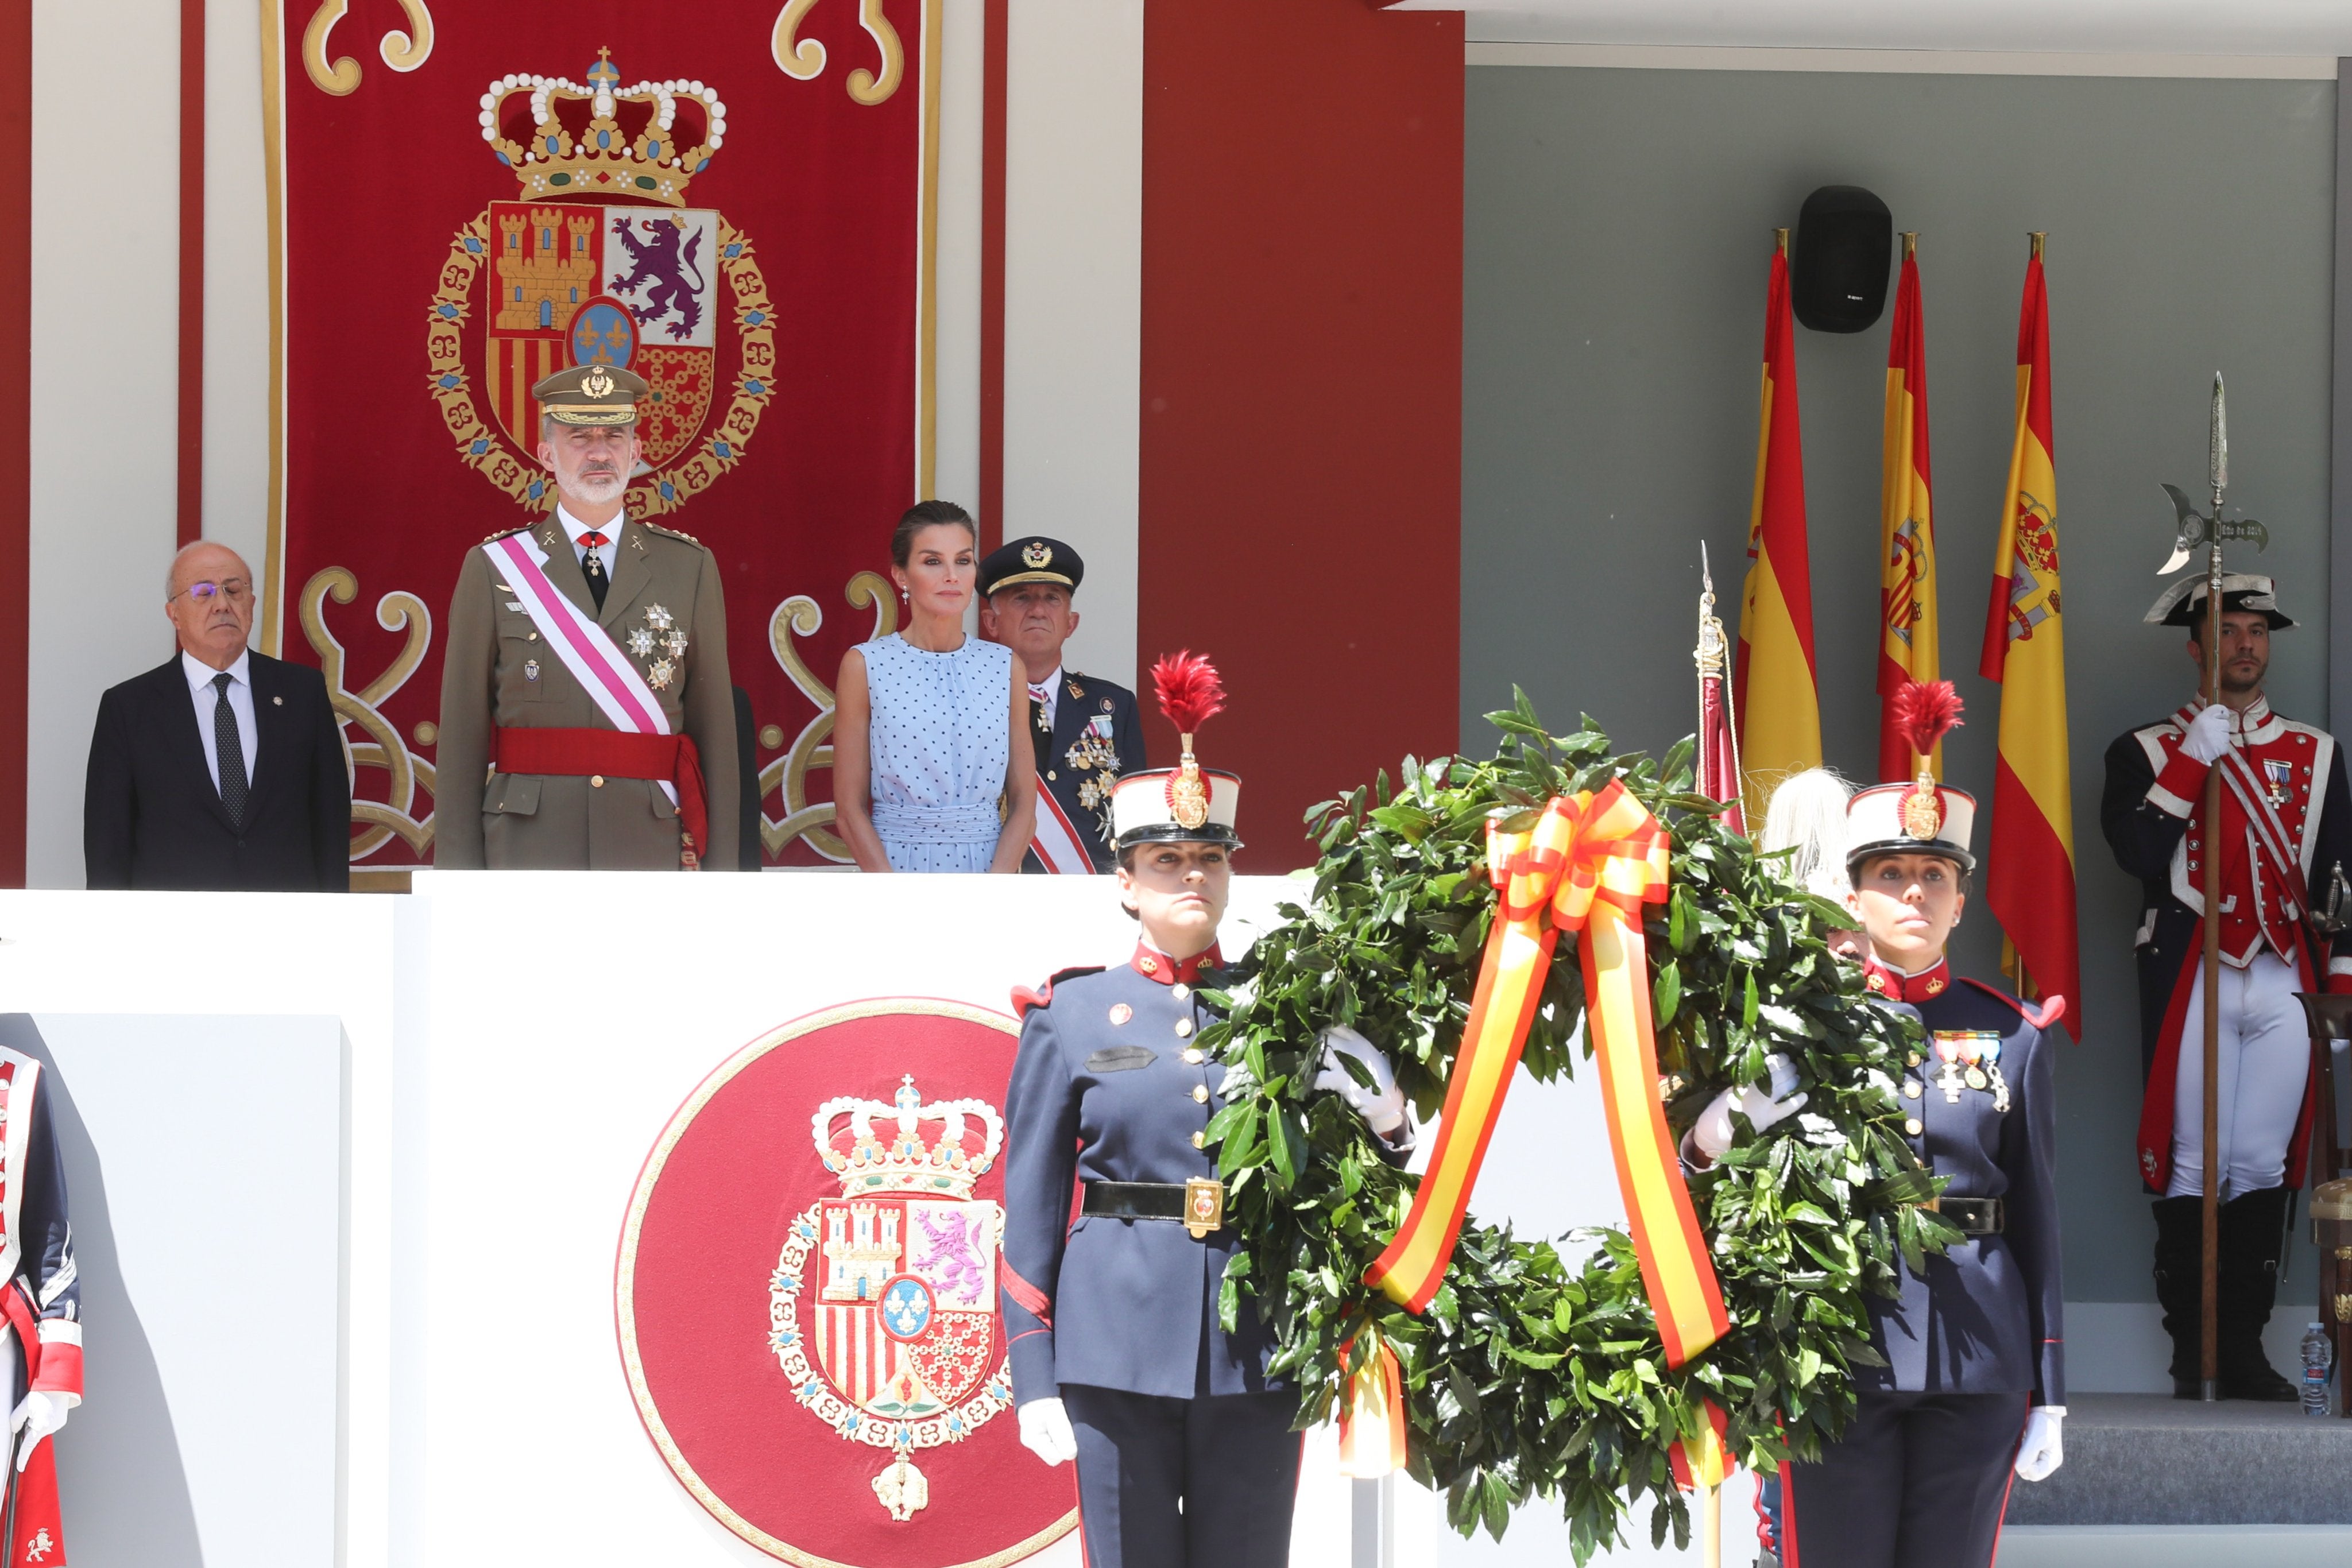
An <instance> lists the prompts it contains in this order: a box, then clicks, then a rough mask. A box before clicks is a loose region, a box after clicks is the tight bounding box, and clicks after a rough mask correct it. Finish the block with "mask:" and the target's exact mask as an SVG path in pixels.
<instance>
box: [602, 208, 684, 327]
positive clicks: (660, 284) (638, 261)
mask: <svg viewBox="0 0 2352 1568" xmlns="http://www.w3.org/2000/svg"><path fill="white" fill-rule="evenodd" d="M635 227H636V225H634V224H632V223H631V222H630V220H628V219H627V218H614V220H613V237H614V238H615V239H617V240H619V241H620V242H621V245H622V247H623V248H624V249H625V250H626V251H627V252H628V253H629V265H630V268H631V270H630V273H629V276H628V277H624V278H622V279H621V280H620V281H619V282H618V283H615V284H614V285H613V292H614V293H615V294H627V295H634V294H635V293H636V292H637V290H639V289H641V288H645V289H649V292H648V293H647V294H646V297H645V298H644V300H643V301H642V303H640V304H639V305H638V306H637V318H638V319H640V320H642V321H645V322H647V323H649V324H650V323H652V322H655V321H658V320H660V319H662V318H663V317H664V316H667V315H668V314H669V313H670V312H671V311H673V310H675V311H677V314H678V316H679V318H680V319H678V320H676V321H673V322H671V323H670V324H669V329H668V330H669V335H670V336H671V337H672V338H674V339H677V340H679V341H680V342H683V341H685V340H687V339H688V338H691V337H692V336H694V329H695V328H696V327H698V326H699V325H700V324H701V322H702V301H701V300H700V299H698V298H696V296H697V295H698V294H699V293H700V292H701V290H702V284H703V277H702V272H701V269H700V267H698V263H699V262H700V260H701V259H702V257H701V252H702V231H701V230H700V229H696V230H695V231H694V232H693V233H692V235H688V234H686V233H685V232H684V231H682V230H680V229H679V228H678V226H677V225H675V224H672V223H667V222H664V221H662V220H660V219H654V220H651V221H649V222H647V223H646V225H645V237H644V238H643V239H640V238H638V236H637V235H636V234H635V232H633V231H634V230H635ZM680 246H684V248H683V249H682V250H681V249H680Z"/></svg>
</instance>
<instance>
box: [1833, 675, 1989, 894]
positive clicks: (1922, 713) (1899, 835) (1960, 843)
mask: <svg viewBox="0 0 2352 1568" xmlns="http://www.w3.org/2000/svg"><path fill="white" fill-rule="evenodd" d="M1895 727H1896V728H1897V730H1898V731H1899V732H1900V733H1901V734H1902V736H1903V737H1904V738H1905V739H1906V741H1908V742H1909V743H1910V746H1911V750H1912V752H1913V754H1914V755H1915V756H1916V757H1917V758H1919V776H1918V777H1917V778H1916V779H1912V780H1911V781H1910V782H1909V783H1907V784H1874V785H1873V786H1871V788H1869V789H1857V790H1855V791H1854V796H1853V800H1851V801H1850V802H1848V803H1847V805H1846V809H1845V825H1846V852H1845V864H1846V871H1847V873H1849V874H1851V873H1853V870H1854V868H1855V867H1857V866H1859V865H1861V864H1862V862H1864V861H1866V860H1868V859H1870V858H1871V857H1872V856H1874V855H1940V856H1942V857H1943V858H1944V859H1946V860H1948V861H1950V862H1952V863H1953V864H1954V865H1957V866H1958V867H1959V868H1960V869H1961V870H1963V871H1974V870H1976V866H1977V858H1976V856H1975V855H1973V854H1971V853H1970V852H1969V835H1970V834H1971V833H1972V832H1974V831H1975V829H1976V820H1977V800H1976V797H1975V796H1973V795H1971V794H1969V792H1968V791H1967V790H1965V789H1950V788H1948V787H1947V786H1945V785H1943V784H1939V783H1937V781H1936V773H1935V768H1934V767H1933V760H1934V758H1935V755H1936V744H1937V742H1938V741H1940V740H1942V739H1943V738H1944V737H1945V736H1947V735H1949V734H1950V733H1951V732H1952V731H1953V730H1956V729H1958V728H1959V727H1960V694H1959V693H1958V691H1957V690H1955V689H1954V688H1953V685H1952V683H1951V682H1949V681H1906V682H1905V683H1904V684H1903V688H1902V690H1900V691H1898V692H1896V693H1895Z"/></svg>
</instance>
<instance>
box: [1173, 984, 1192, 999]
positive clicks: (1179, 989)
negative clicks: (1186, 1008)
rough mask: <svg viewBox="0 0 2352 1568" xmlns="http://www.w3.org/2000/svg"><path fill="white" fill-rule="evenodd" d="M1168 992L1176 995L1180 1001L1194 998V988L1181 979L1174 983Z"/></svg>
mask: <svg viewBox="0 0 2352 1568" xmlns="http://www.w3.org/2000/svg"><path fill="white" fill-rule="evenodd" d="M1168 994H1169V995H1170V996H1171V997H1174V998H1176V999H1177V1000H1178V1001H1180V1002H1181V1001H1187V1000H1190V999H1191V998H1192V987H1190V986H1188V985H1186V984H1185V983H1184V982H1183V981H1181V980H1179V981H1177V982H1176V983H1175V984H1174V985H1172V986H1171V987H1169V988H1168Z"/></svg>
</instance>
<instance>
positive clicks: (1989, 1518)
mask: <svg viewBox="0 0 2352 1568" xmlns="http://www.w3.org/2000/svg"><path fill="white" fill-rule="evenodd" d="M1932 744H1933V741H1932V739H1931V740H1930V741H1929V745H1930V746H1931V747H1932ZM1975 815H1976V801H1975V800H1973V799H1972V798H1971V797H1969V795H1967V794H1966V793H1964V792H1962V791H1961V790H1958V789H1945V788H1942V787H1941V786H1939V785H1937V784H1936V782H1935V781H1934V779H1932V778H1930V777H1928V776H1927V775H1926V774H1924V773H1923V774H1922V775H1921V776H1920V778H1919V779H1917V780H1916V781H1915V782H1913V783H1910V784H1882V785H1879V786H1877V787H1875V788H1874V789H1864V790H1862V791H1860V792H1859V793H1857V794H1856V795H1855V796H1854V797H1853V802H1852V804H1851V806H1850V807H1849V808H1848V812H1847V819H1846V820H1847V841H1848V842H1849V844H1850V845H1851V846H1852V847H1851V848H1850V849H1849V850H1848V851H1847V853H1846V869H1847V873H1848V875H1849V876H1850V878H1851V879H1852V883H1853V892H1852V893H1851V894H1849V895H1848V898H1847V905H1848V907H1849V908H1851V909H1853V911H1854V912H1855V914H1856V915H1857V916H1858V917H1859V918H1860V920H1861V922H1862V925H1863V930H1864V935H1865V936H1867V938H1868V941H1869V948H1870V951H1869V956H1867V957H1866V959H1865V960H1864V975H1865V979H1864V985H1865V986H1866V988H1868V989H1869V991H1870V993H1871V994H1872V996H1873V997H1874V998H1877V999H1878V1000H1879V1001H1880V1002H1881V1003H1883V1004H1884V1005H1885V1006H1887V1007H1890V1008H1893V1009H1896V1010H1898V1011H1902V1012H1906V1013H1909V1014H1910V1015H1912V1016H1913V1017H1915V1018H1916V1019H1918V1020H1919V1021H1920V1022H1921V1024H1922V1025H1924V1026H1925V1030H1926V1034H1925V1038H1924V1039H1923V1040H1921V1041H1920V1042H1919V1043H1918V1045H1917V1046H1916V1047H1915V1048H1914V1049H1913V1051H1911V1052H1910V1054H1909V1057H1908V1059H1907V1061H1906V1063H1905V1067H1906V1071H1905V1072H1904V1073H1903V1075H1902V1078H1901V1081H1900V1082H1899V1083H1898V1084H1897V1085H1896V1090H1897V1092H1898V1093H1899V1094H1900V1095H1901V1096H1902V1104H1903V1114H1904V1124H1903V1130H1904V1134H1905V1136H1906V1139H1907V1140H1908V1142H1909V1143H1910V1145H1911V1147H1912V1149H1913V1150H1914V1151H1915V1152H1916V1154H1917V1155H1919V1157H1920V1159H1921V1160H1922V1161H1923V1162H1924V1163H1925V1164H1926V1165H1927V1168H1928V1169H1929V1170H1930V1171H1932V1172H1933V1173H1934V1174H1935V1175H1937V1176H1942V1177H1945V1178H1946V1186H1945V1188H1944V1192H1943V1195H1942V1197H1940V1198H1938V1199H1937V1207H1938V1210H1939V1212H1940V1213H1941V1214H1942V1216H1943V1218H1945V1219H1947V1220H1948V1221H1950V1222H1951V1223H1952V1224H1953V1225H1955V1226H1956V1227H1958V1229H1959V1230H1960V1232H1961V1237H1962V1239H1960V1240H1959V1241H1957V1242H1955V1243H1953V1245H1952V1246H1951V1248H1950V1249H1948V1251H1946V1252H1945V1253H1944V1254H1943V1255H1942V1256H1940V1257H1931V1258H1929V1259H1928V1260H1927V1271H1926V1273H1925V1274H1915V1273H1913V1272H1912V1271H1911V1270H1909V1269H1908V1268H1907V1267H1901V1266H1900V1265H1898V1267H1899V1268H1901V1276H1902V1278H1901V1281H1900V1293H1899V1295H1898V1296H1897V1297H1896V1299H1895V1300H1893V1301H1889V1300H1886V1299H1885V1298H1884V1297H1879V1296H1872V1297H1869V1298H1868V1303H1869V1308H1870V1317H1871V1336H1870V1337H1871V1343H1872V1347H1873V1348H1874V1350H1876V1351H1877V1352H1878V1354H1880V1355H1881V1356H1882V1357H1884V1358H1885V1364H1884V1365H1881V1366H1863V1367H1856V1368H1855V1369H1854V1385H1855V1388H1856V1392H1857V1401H1856V1407H1855V1411H1854V1417H1853V1424H1852V1425H1851V1426H1849V1427H1847V1428H1846V1432H1845V1435H1844V1436H1843V1437H1842V1438H1840V1439H1839V1440H1838V1441H1837V1442H1834V1443H1830V1444H1826V1445H1824V1446H1823V1448H1822V1457H1821V1458H1819V1459H1818V1460H1814V1461H1811V1462H1806V1463H1796V1464H1790V1465H1785V1466H1783V1467H1782V1469H1781V1472H1780V1489H1781V1499H1780V1521H1779V1530H1778V1531H1777V1532H1776V1534H1777V1544H1778V1546H1779V1548H1780V1561H1781V1563H1784V1564H1791V1565H1801V1568H1898V1565H1899V1568H1988V1565H1989V1564H1990V1563H1991V1562H1992V1560H1993V1552H1994V1547H1995V1545H1996V1543H1997V1542H1998V1540H1999V1538H2000V1521H2001V1515H2002V1512H2003V1511H2004V1510H2005V1509H2006V1507H2007V1505H2008V1500H2009V1488H2010V1480H2011V1473H2012V1470H2013V1472H2014V1473H2015V1474H2016V1475H2018V1476H2021V1477H2023V1478H2024V1479H2027V1480H2030V1481H2037V1480H2040V1479H2042V1478H2043V1477H2045V1476H2047V1475H2049V1474H2050V1473H2051V1472H2052V1471H2053V1470H2055V1469H2057V1468H2058V1466H2059V1463H2060V1461H2061V1458H2062V1457H2063V1448H2062V1447H2061V1443H2060V1430H2061V1424H2062V1421H2063V1417H2064V1416H2065V1414H2066V1410H2065V1400H2066V1385H2065V1346H2064V1343H2063V1332H2064V1331H2063V1327H2062V1321H2063V1307H2062V1302H2063V1285H2062V1283H2061V1280H2060V1272H2059V1260H2058V1194H2057V1182H2056V1171H2055V1168H2054V1166H2055V1155H2056V1147H2055V1138H2054V1133H2055V1111H2056V1106H2055V1103H2054V1098H2053V1091H2052V1084H2051V1066H2052V1061H2051V1058H2052V1048H2051V1041H2050V1040H2049V1039H2048V1038H2047V1037H2046V1036H2045V1035H2044V1033H2043V1030H2045V1029H2046V1028H2047V1027H2048V1026H2049V1025H2050V1024H2052V1023H2053V1022H2055V1021H2056V1019H2057V1018H2058V1016H2059V1014H2060V1013H2061V1012H2062V1011H2063V1008H2064V1006H2065V1004H2064V1002H2063V999H2061V998H2054V997H2053V998H2050V999H2049V1000H2048V1001H2047V1002H2046V1003H2045V1004H2044V1005H2043V1006H2042V1007H2041V1008H2038V1009H2037V1008H2032V1007H2028V1006H2027V1005H2026V1004H2024V1003H2021V1002H2020V1001H2018V1000H2017V999H2016V998H2013V997H2011V996H2009V995H2008V994H2007V993H2005V992H2002V991H1998V990H1995V989H1994V988H1992V987H1990V986H1987V985H1982V984H1980V983H1979V982H1977V981H1975V980H1962V979H1955V978H1954V977H1953V975H1952V972H1951V969H1950V967H1949V966H1948V964H1947V963H1946V962H1945V957H1944V948H1945V944H1946V943H1947V942H1948V940H1949V938H1950V936H1951V933H1952V929H1953V927H1955V926H1956V925H1958V924H1959V919H1960V912H1961V909H1962V907H1963V906H1964V905H1965V904H1967V902H1968V897H1967V891H1966V890H1967V883H1968V877H1969V873H1971V872H1972V871H1974V870H1975V868H1976V859H1975V857H1974V856H1973V855H1972V854H1970V853H1969V831H1970V829H1971V827H1972V826H1973V823H1974V819H1975ZM1780 1065H1781V1064H1780V1063H1778V1062H1776V1063H1775V1066H1776V1072H1775V1082H1774V1084H1773V1088H1774V1090H1775V1091H1777V1092H1781V1093H1785V1092H1786V1090H1787V1087H1788V1085H1787V1083H1786V1082H1784V1081H1783V1079H1782V1075H1781V1074H1780V1072H1779V1071H1777V1069H1778V1068H1779V1067H1780ZM1781 1103H1782V1104H1783V1105H1785V1104H1786V1103H1787V1102H1785V1101H1783V1102H1781ZM1750 1119H1751V1120H1752V1121H1758V1122H1759V1123H1761V1122H1766V1121H1769V1120H1771V1119H1777V1118H1776V1117H1773V1116H1772V1115H1771V1112H1770V1111H1769V1109H1768V1110H1767V1111H1766V1113H1765V1115H1764V1116H1762V1117H1759V1116H1757V1115H1756V1114H1755V1112H1754V1110H1753V1109H1752V1108H1751V1110H1750ZM1694 1138H1695V1142H1696V1145H1697V1147H1698V1150H1699V1152H1700V1153H1701V1154H1702V1155H1715V1154H1718V1153H1720V1152H1721V1148H1722V1145H1725V1144H1727V1142H1728V1138H1727V1136H1723V1135H1722V1133H1721V1131H1718V1132H1717V1134H1713V1135H1711V1134H1710V1131H1709V1129H1708V1127H1707V1126H1706V1118H1705V1117H1702V1118H1701V1125H1700V1126H1699V1127H1698V1128H1696V1130H1695V1134H1694Z"/></svg>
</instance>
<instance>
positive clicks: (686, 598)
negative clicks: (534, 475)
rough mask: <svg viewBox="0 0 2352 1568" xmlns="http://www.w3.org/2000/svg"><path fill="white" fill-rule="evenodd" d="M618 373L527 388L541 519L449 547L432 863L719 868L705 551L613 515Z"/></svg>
mask: <svg viewBox="0 0 2352 1568" xmlns="http://www.w3.org/2000/svg"><path fill="white" fill-rule="evenodd" d="M645 393H646V382H644V381H643V380H642V379H641V378H639V377H637V376H635V375H633V374H631V373H630V372H629V371H625V370H619V369H615V368H614V367H611V366H605V365H577V366H574V367H572V369H570V370H567V371H558V372H557V373H555V374H554V375H551V376H550V377H548V378H547V379H545V380H544V381H542V382H540V383H539V384H538V385H536V386H534V387H533V388H531V395H532V396H533V397H534V398H535V399H537V400H538V402H539V403H540V406H541V409H542V410H543V411H544V412H543V416H542V418H541V424H540V435H541V440H540V444H539V460H540V461H541V463H542V464H544V465H546V466H547V468H548V469H549V471H550V472H551V474H552V475H553V476H554V478H555V486H556V495H557V501H556V507H555V511H554V514H553V516H551V517H548V518H546V519H545V520H543V521H541V522H539V523H537V524H533V525H531V526H530V527H527V528H513V529H509V530H507V531H505V532H503V533H499V534H493V535H491V536H490V538H488V539H485V540H484V541H483V542H482V543H481V544H480V545H478V546H477V547H476V548H475V549H472V550H471V551H469V552H467V556H466V563H465V566H464V567H463V569H461V570H460V571H459V572H458V575H457V591H456V592H455V593H454V594H452V595H451V596H450V601H449V613H448V615H447V617H446V620H445V621H444V622H443V624H444V625H445V626H446V629H447V631H446V643H445V644H444V652H443V663H442V667H441V718H440V729H441V733H440V737H439V754H438V757H437V769H438V779H439V789H438V791H437V795H436V809H435V814H434V837H435V840H436V849H435V853H434V862H435V863H436V865H441V866H448V867H456V868H460V869H469V868H480V867H488V868H490V869H493V870H501V869H515V870H532V871H657V870H676V869H678V868H679V867H681V866H683V867H685V868H687V869H694V868H695V867H697V866H698V865H704V866H712V867H717V868H721V869H725V868H730V867H732V866H733V865H734V864H735V858H736V838H737V826H736V818H737V813H738V804H737V800H736V795H737V791H738V785H737V782H736V776H735V768H736V763H735V710H734V697H733V692H732V686H731V683H730V680H729V677H728V673H727V609H726V603H725V600H724V596H723V594H722V593H721V591H720V587H719V563H718V561H717V559H715V558H713V556H712V555H711V553H710V551H709V550H708V549H705V548H704V547H703V546H702V544H701V543H700V542H699V541H698V540H697V539H695V538H692V537H691V536H690V535H687V534H682V533H678V532H677V531H675V530H673V529H669V528H656V527H655V526H654V525H652V524H650V523H646V522H645V521H643V520H641V519H639V518H635V517H627V516H625V515H624V513H623V509H622V503H623V499H624V497H625V494H626V492H627V489H628V484H629V476H630V475H631V474H632V473H634V472H635V468H636V465H637V461H638V448H637V434H636V419H637V413H636V401H637V399H638V398H640V397H642V396H644V395H645Z"/></svg>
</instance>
